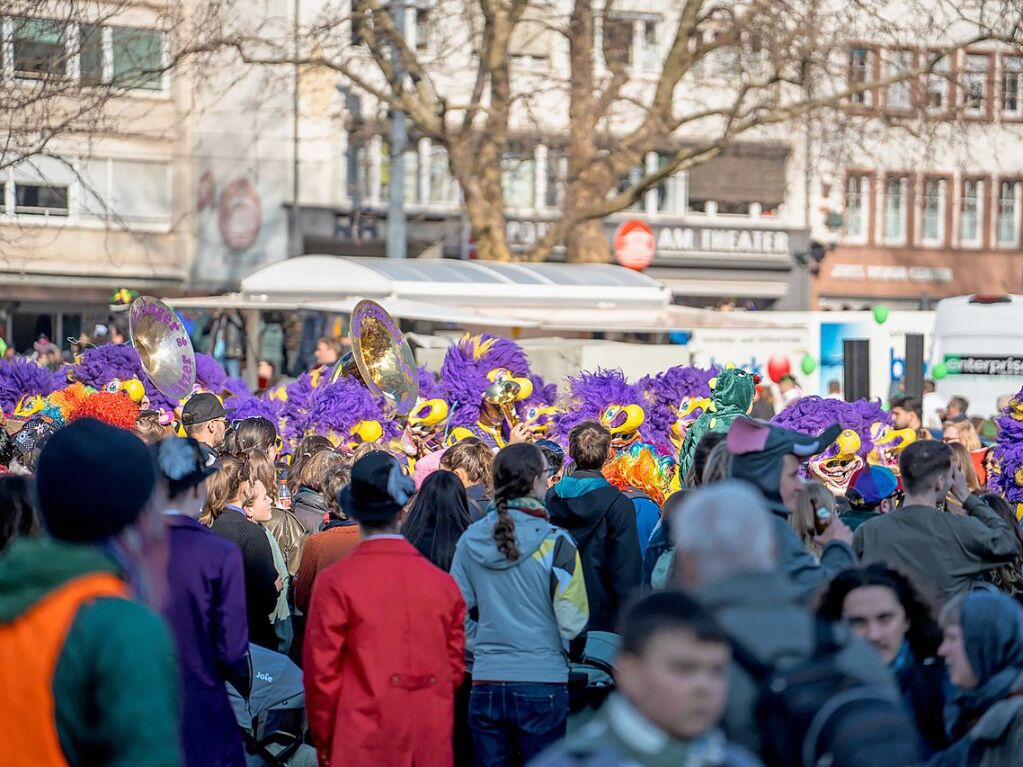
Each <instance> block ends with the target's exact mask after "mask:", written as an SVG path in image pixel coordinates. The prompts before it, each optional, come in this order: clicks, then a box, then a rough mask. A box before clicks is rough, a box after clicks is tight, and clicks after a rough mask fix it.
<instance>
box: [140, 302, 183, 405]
mask: <svg viewBox="0 0 1023 767" xmlns="http://www.w3.org/2000/svg"><path fill="white" fill-rule="evenodd" d="M128 333H129V336H130V338H131V343H132V346H134V347H135V349H136V350H137V351H138V353H139V357H140V358H141V360H142V369H143V370H144V371H145V374H146V377H147V378H148V379H149V380H150V381H151V382H152V384H153V386H155V387H156V388H157V389H159V390H160V391H161V392H162V393H163V394H165V395H166V396H168V397H169V398H170V399H172V400H181V399H184V398H185V397H187V396H188V395H189V394H191V393H192V389H193V388H194V387H195V350H194V349H193V348H192V339H191V338H189V337H188V332H187V331H186V330H185V326H184V325H182V324H181V320H179V319H178V316H177V315H176V314H175V313H174V311H173V310H172V309H171V308H170V307H169V306H167V304H165V303H164V302H163V301H160V300H159V299H156V298H153V297H152V296H139V297H138V298H136V299H135V300H134V301H132V302H131V307H130V308H129V309H128Z"/></svg>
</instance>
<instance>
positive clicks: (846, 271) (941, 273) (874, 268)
mask: <svg viewBox="0 0 1023 767" xmlns="http://www.w3.org/2000/svg"><path fill="white" fill-rule="evenodd" d="M831 279H833V280H844V281H851V280H872V281H875V282H914V283H918V284H947V283H950V282H952V281H953V280H954V279H955V272H954V271H953V270H952V269H950V268H949V267H944V266H898V265H887V264H835V265H834V266H832V267H831Z"/></svg>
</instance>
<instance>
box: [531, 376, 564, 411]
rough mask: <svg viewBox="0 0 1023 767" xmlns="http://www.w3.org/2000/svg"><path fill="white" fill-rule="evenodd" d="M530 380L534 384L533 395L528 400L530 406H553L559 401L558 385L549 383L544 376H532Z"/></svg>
mask: <svg viewBox="0 0 1023 767" xmlns="http://www.w3.org/2000/svg"><path fill="white" fill-rule="evenodd" d="M529 380H530V381H532V382H533V394H532V396H531V397H530V398H529V399H527V400H526V402H527V403H528V404H530V405H547V406H549V405H553V404H554V403H555V402H557V401H558V385H557V384H554V383H551V384H549V383H547V382H546V381H544V380H543V377H542V376H538V375H535V374H531V375H530V376H529Z"/></svg>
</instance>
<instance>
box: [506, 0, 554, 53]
mask: <svg viewBox="0 0 1023 767" xmlns="http://www.w3.org/2000/svg"><path fill="white" fill-rule="evenodd" d="M539 13H540V10H539V9H538V8H533V7H529V8H527V9H526V12H525V13H524V18H522V19H521V20H520V21H519V23H518V24H516V25H515V27H514V29H512V33H511V39H510V40H509V41H508V52H509V54H510V55H511V57H512V59H514V60H515V61H517V62H519V63H521V64H526V65H533V66H541V67H543V66H547V65H548V64H549V63H550V55H551V48H552V47H553V46H554V43H555V41H554V39H553V35H552V33H551V29H550V26H549V22H548V21H547V20H546V19H544V18H541V17H540V16H539Z"/></svg>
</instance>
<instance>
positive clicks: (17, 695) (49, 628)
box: [0, 573, 127, 767]
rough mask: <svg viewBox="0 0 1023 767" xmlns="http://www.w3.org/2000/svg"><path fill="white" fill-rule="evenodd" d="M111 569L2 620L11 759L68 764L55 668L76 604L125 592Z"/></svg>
mask: <svg viewBox="0 0 1023 767" xmlns="http://www.w3.org/2000/svg"><path fill="white" fill-rule="evenodd" d="M126 595H127V590H126V588H125V585H124V583H123V582H122V581H121V579H120V578H118V577H117V576H115V575H111V574H110V573H90V574H88V575H83V576H81V577H79V578H75V579H73V580H70V581H68V582H67V583H65V584H63V585H62V586H60V587H59V588H57V589H55V590H54V591H51V592H50V593H49V594H47V595H46V596H45V597H43V598H42V599H41V600H39V601H38V602H37V603H36V604H34V605H33V606H32V607H31V608H30V609H29V610H28V611H27V612H26V613H25V614H24V615H22V616H21V617H19V618H18V619H17V620H15V621H13V622H11V623H7V624H3V625H0V669H3V671H2V672H0V700H2V701H4V711H3V715H2V716H0V743H2V744H3V746H2V748H3V750H4V752H5V753H6V754H7V756H8V757H9V758H10V759H11V764H24V765H29V764H30V765H32V766H33V767H68V762H67V759H66V758H65V757H64V751H63V749H62V748H61V746H60V739H59V737H58V735H57V719H56V705H55V702H54V699H53V673H54V671H55V670H56V668H57V660H58V658H59V657H60V652H61V650H62V649H63V647H64V639H65V637H66V636H67V633H68V631H69V630H70V629H71V624H72V623H73V622H74V619H75V615H76V614H77V613H78V609H79V608H80V607H81V606H82V605H84V604H86V603H88V602H91V601H93V600H95V599H96V598H98V597H122V598H123V597H125V596H126Z"/></svg>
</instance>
